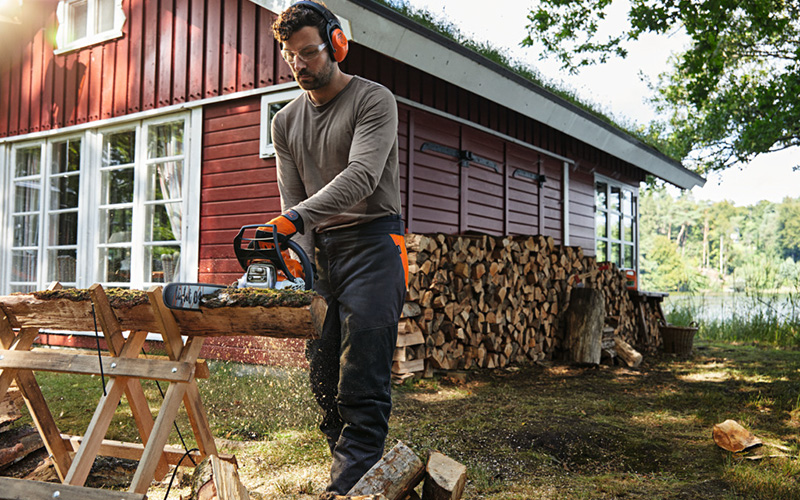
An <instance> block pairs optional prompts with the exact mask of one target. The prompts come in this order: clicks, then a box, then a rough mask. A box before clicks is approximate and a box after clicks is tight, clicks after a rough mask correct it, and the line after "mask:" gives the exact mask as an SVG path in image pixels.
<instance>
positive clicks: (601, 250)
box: [596, 241, 608, 262]
mask: <svg viewBox="0 0 800 500" xmlns="http://www.w3.org/2000/svg"><path fill="white" fill-rule="evenodd" d="M607 249H608V243H606V242H605V241H598V242H597V257H596V258H597V262H605V261H607V260H608V257H607V253H606V252H607Z"/></svg>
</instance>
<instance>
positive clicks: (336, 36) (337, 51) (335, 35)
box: [330, 28, 347, 62]
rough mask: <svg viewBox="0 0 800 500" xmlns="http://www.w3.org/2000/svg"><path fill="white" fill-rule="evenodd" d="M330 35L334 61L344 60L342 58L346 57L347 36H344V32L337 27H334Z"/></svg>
mask: <svg viewBox="0 0 800 500" xmlns="http://www.w3.org/2000/svg"><path fill="white" fill-rule="evenodd" d="M330 36H331V49H332V50H333V59H334V60H335V61H336V62H342V61H344V58H345V57H347V37H346V36H344V33H342V30H341V29H339V28H336V29H334V30H333V32H331V34H330Z"/></svg>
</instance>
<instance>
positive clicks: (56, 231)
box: [47, 212, 78, 246]
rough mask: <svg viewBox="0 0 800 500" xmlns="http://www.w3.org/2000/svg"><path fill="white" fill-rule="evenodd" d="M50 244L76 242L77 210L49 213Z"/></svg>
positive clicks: (75, 243) (73, 243) (61, 244)
mask: <svg viewBox="0 0 800 500" xmlns="http://www.w3.org/2000/svg"><path fill="white" fill-rule="evenodd" d="M47 244H48V245H51V246H63V245H77V244H78V212H66V213H59V214H52V215H50V238H49V241H48V243H47Z"/></svg>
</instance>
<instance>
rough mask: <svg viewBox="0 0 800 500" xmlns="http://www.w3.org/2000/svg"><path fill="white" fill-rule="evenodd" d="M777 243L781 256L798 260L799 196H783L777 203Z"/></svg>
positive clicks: (799, 256) (799, 233) (799, 247)
mask: <svg viewBox="0 0 800 500" xmlns="http://www.w3.org/2000/svg"><path fill="white" fill-rule="evenodd" d="M778 244H779V245H780V247H781V252H782V254H783V257H787V258H791V259H793V260H794V261H795V262H800V198H794V199H793V198H784V200H783V202H782V203H781V204H780V205H778Z"/></svg>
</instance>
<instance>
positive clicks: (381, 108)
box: [272, 76, 401, 246]
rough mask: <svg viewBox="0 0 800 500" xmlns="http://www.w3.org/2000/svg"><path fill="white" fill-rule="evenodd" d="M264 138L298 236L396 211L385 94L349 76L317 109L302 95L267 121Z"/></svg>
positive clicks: (392, 132)
mask: <svg viewBox="0 0 800 500" xmlns="http://www.w3.org/2000/svg"><path fill="white" fill-rule="evenodd" d="M272 138H273V142H274V144H275V152H276V157H277V169H278V188H279V189H280V194H281V206H282V209H283V211H286V210H289V209H293V210H295V211H297V213H299V214H300V216H301V217H302V218H303V224H304V227H305V232H306V233H309V231H310V230H311V229H314V230H316V231H317V232H324V231H327V230H331V229H338V228H343V227H349V226H354V225H357V224H361V223H364V222H369V221H371V220H374V219H377V218H379V217H383V216H386V215H392V214H399V213H400V212H401V205H400V188H399V186H400V178H399V171H398V170H399V169H398V164H397V104H396V102H395V99H394V96H393V95H392V93H391V92H390V91H389V90H388V89H387V88H386V87H383V86H382V85H380V84H377V83H375V82H371V81H369V80H366V79H364V78H360V77H357V76H354V77H353V78H352V79H351V80H350V82H348V84H347V86H346V87H345V88H344V89H342V91H341V92H339V94H337V95H336V97H334V98H333V99H332V100H330V101H329V102H327V103H325V104H323V105H322V106H317V105H315V104H314V103H313V102H312V101H311V99H310V98H309V96H308V95H307V94H306V93H304V94H303V95H301V96H299V97H298V98H296V99H295V100H294V101H292V102H290V103H289V104H287V105H286V106H285V107H284V108H283V109H282V110H281V111H279V112H278V113H277V114H276V115H275V118H274V119H273V121H272ZM304 246H305V245H304Z"/></svg>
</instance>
